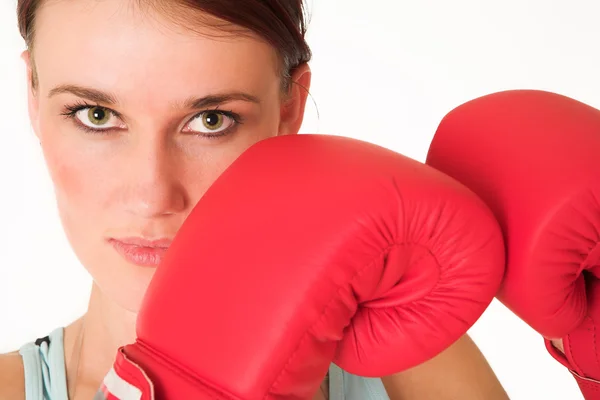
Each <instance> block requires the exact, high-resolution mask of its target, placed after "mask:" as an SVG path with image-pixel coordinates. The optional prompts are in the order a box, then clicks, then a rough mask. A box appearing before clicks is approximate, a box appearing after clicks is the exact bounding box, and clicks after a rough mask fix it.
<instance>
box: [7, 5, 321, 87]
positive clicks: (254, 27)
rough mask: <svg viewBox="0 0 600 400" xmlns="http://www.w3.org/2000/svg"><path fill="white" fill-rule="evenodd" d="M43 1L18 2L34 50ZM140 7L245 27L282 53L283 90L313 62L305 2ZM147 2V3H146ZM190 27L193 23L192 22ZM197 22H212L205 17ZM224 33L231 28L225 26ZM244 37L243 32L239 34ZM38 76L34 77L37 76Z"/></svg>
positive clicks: (21, 22)
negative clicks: (296, 71)
mask: <svg viewBox="0 0 600 400" xmlns="http://www.w3.org/2000/svg"><path fill="white" fill-rule="evenodd" d="M42 1H43V0H18V3H17V15H18V20H19V29H20V32H21V36H22V37H23V39H25V42H26V44H27V47H28V48H29V49H32V48H33V43H34V39H35V16H36V11H37V10H38V9H39V7H40V5H41V3H42ZM137 1H138V3H139V4H140V5H151V6H154V7H155V8H156V7H158V8H159V9H160V10H161V11H167V10H171V11H175V10H176V8H181V7H183V8H187V9H193V10H196V11H200V12H203V13H205V14H208V15H210V16H213V17H216V18H217V19H219V20H224V21H227V22H229V23H231V24H233V25H234V26H238V27H242V28H245V29H247V30H249V31H251V32H253V33H254V34H256V35H258V36H259V37H261V38H262V39H264V40H266V41H267V42H268V43H270V44H271V45H272V46H273V47H274V48H275V49H276V50H277V51H278V54H279V58H280V60H281V66H280V67H281V74H282V85H283V89H284V90H287V89H288V87H289V84H290V79H289V78H290V76H291V74H292V71H293V70H294V68H296V67H297V66H299V65H301V64H303V63H306V62H308V61H310V59H311V57H312V54H311V51H310V48H309V46H308V44H307V43H306V40H305V34H306V25H307V19H306V9H305V7H304V3H303V0H177V1H173V0H166V1H165V0H137ZM144 3H146V4H144ZM172 14H173V15H171V16H172V17H178V18H181V17H182V16H184V17H183V18H185V19H186V20H187V22H188V23H189V21H190V20H191V19H190V15H191V14H190V13H189V12H188V13H181V12H173V13H172ZM191 21H192V23H191V24H189V25H191V26H193V25H194V22H193V21H194V20H191ZM197 23H202V24H207V23H210V22H209V21H208V19H206V18H202V19H201V21H197ZM217 27H218V28H220V29H222V30H231V27H227V26H224V25H222V24H220V25H218V26H217ZM238 33H241V34H243V32H238ZM34 76H35V74H34Z"/></svg>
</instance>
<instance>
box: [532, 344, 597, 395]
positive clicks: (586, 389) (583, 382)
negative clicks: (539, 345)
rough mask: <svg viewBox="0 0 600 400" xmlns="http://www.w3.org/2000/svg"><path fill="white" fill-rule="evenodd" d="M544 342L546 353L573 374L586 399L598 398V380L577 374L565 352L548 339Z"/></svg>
mask: <svg viewBox="0 0 600 400" xmlns="http://www.w3.org/2000/svg"><path fill="white" fill-rule="evenodd" d="M544 342H545V344H546V349H547V350H548V353H550V355H551V356H552V357H553V358H554V359H555V360H556V361H558V362H559V363H561V364H562V365H564V366H565V367H566V368H567V369H568V370H569V371H570V372H571V374H572V375H573V377H574V378H575V380H576V381H577V384H578V385H579V390H581V394H583V397H584V398H585V399H586V400H600V381H596V380H594V379H591V378H586V377H584V376H582V375H580V374H578V373H577V372H576V371H575V370H574V368H573V366H572V363H571V361H570V360H569V359H568V358H567V356H566V355H565V354H563V353H562V352H561V351H560V350H558V349H557V348H556V347H554V345H553V344H552V342H551V341H550V340H548V339H544Z"/></svg>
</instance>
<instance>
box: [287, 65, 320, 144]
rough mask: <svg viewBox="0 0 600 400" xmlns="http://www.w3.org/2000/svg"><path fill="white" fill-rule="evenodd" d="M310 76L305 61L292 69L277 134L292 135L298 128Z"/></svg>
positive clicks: (302, 115) (308, 88)
mask: <svg viewBox="0 0 600 400" xmlns="http://www.w3.org/2000/svg"><path fill="white" fill-rule="evenodd" d="M311 76H312V74H311V71H310V67H309V66H308V64H306V63H305V64H301V65H299V66H298V67H297V68H295V69H294V72H293V74H292V76H291V82H290V88H289V89H288V93H287V94H286V95H285V97H284V99H283V101H282V104H281V114H280V117H281V119H280V122H279V135H294V134H296V133H298V131H299V130H300V127H301V126H302V121H303V120H304V108H305V107H306V98H307V97H308V92H309V90H310V80H311Z"/></svg>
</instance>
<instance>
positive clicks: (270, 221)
mask: <svg viewBox="0 0 600 400" xmlns="http://www.w3.org/2000/svg"><path fill="white" fill-rule="evenodd" d="M503 255H504V244H503V242H502V237H501V233H500V228H499V227H498V226H497V222H496V220H495V219H494V217H493V215H492V213H491V212H490V211H489V210H488V208H487V207H486V206H485V205H484V203H483V202H482V201H481V200H480V199H479V198H478V197H477V196H475V194H473V193H472V192H471V191H469V190H468V189H466V188H465V187H464V186H462V185H461V184H459V183H457V182H456V181H455V180H453V179H451V178H449V177H447V176H446V175H444V174H442V173H440V172H438V171H436V170H434V169H433V168H430V167H428V166H426V165H424V164H421V163H418V162H416V161H414V160H411V159H409V158H406V157H404V156H401V155H399V154H397V153H394V152H392V151H390V150H387V149H384V148H381V147H378V146H375V145H372V144H368V143H364V142H360V141H357V140H353V139H348V138H343V137H336V136H324V135H293V136H282V137H276V138H271V139H267V140H264V141H261V142H260V143H258V144H256V145H254V146H252V147H251V148H250V149H249V150H247V151H246V152H245V153H243V154H242V155H241V156H240V157H239V158H238V159H237V160H236V161H235V162H234V163H233V164H232V165H231V166H230V167H229V168H228V169H227V170H226V171H225V172H224V173H223V174H222V176H220V177H219V179H218V180H217V181H216V182H215V183H214V184H213V185H212V187H211V188H210V189H209V190H208V191H207V192H206V194H205V195H204V196H203V197H202V199H201V200H200V202H199V203H198V205H197V206H196V207H195V209H194V210H193V212H192V213H191V214H190V216H189V217H188V218H187V220H186V222H185V223H184V225H183V226H182V228H181V229H180V231H179V233H178V235H177V237H176V239H175V241H174V242H173V244H172V246H171V248H170V249H169V251H168V254H167V256H166V258H165V259H164V262H163V264H161V265H160V267H159V268H158V269H157V271H156V274H155V276H154V278H153V280H152V283H151V284H150V287H149V288H148V291H147V293H146V296H145V298H144V303H143V306H142V308H141V311H140V313H139V315H138V322H137V334H138V339H137V341H136V343H135V344H132V345H129V346H126V347H124V348H123V349H122V350H121V351H120V352H119V354H118V357H117V361H116V363H115V366H114V369H113V370H112V371H111V373H110V374H109V376H108V377H107V379H106V380H105V386H104V387H103V390H104V392H105V395H106V397H107V398H111V397H110V396H113V395H114V396H116V398H121V399H123V398H127V399H129V398H136V399H144V400H145V399H151V398H156V399H177V400H178V399H196V400H202V399H243V400H250V399H309V398H311V397H312V396H313V395H314V394H315V393H316V391H317V390H318V388H319V385H320V383H321V381H322V379H323V377H324V376H325V374H326V373H327V370H328V368H329V365H330V363H331V362H332V361H335V363H337V364H338V365H339V366H340V367H341V368H343V369H345V370H347V371H349V372H351V373H354V374H359V375H363V376H384V375H388V374H392V373H396V372H399V371H402V370H404V369H407V368H410V367H413V366H415V365H417V364H420V363H422V362H424V361H426V360H427V359H430V358H431V357H433V356H435V355H436V354H438V353H439V352H441V351H442V350H443V349H445V348H447V347H448V346H449V345H451V344H452V343H453V342H454V341H456V340H457V339H458V338H459V337H460V336H462V335H463V334H465V333H466V332H467V330H468V329H469V328H470V327H471V326H472V325H473V324H474V323H475V322H476V320H477V319H478V318H479V317H480V315H481V314H482V313H483V311H484V310H485V309H486V307H487V306H488V305H489V303H490V302H491V300H492V299H493V297H494V295H495V293H496V291H497V289H498V287H499V285H500V282H501V279H502V275H503V273H504V258H503ZM138 366H139V367H138ZM146 375H147V377H146ZM147 378H149V379H147ZM134 386H136V387H137V388H135V387H134ZM127 391H129V392H127ZM128 393H132V394H131V395H130V394H128ZM128 396H132V397H128Z"/></svg>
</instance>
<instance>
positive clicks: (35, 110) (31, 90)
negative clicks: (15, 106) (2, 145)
mask: <svg viewBox="0 0 600 400" xmlns="http://www.w3.org/2000/svg"><path fill="white" fill-rule="evenodd" d="M21 58H22V59H23V61H24V62H25V66H26V72H27V108H28V111H29V120H30V121H31V126H32V127H33V131H34V132H35V135H36V136H37V137H38V139H39V140H41V138H40V132H39V123H38V121H39V110H40V107H39V99H38V96H37V93H36V88H35V87H34V85H33V82H34V75H33V74H34V66H33V60H32V59H31V52H30V51H29V50H25V51H24V52H23V53H21Z"/></svg>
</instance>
